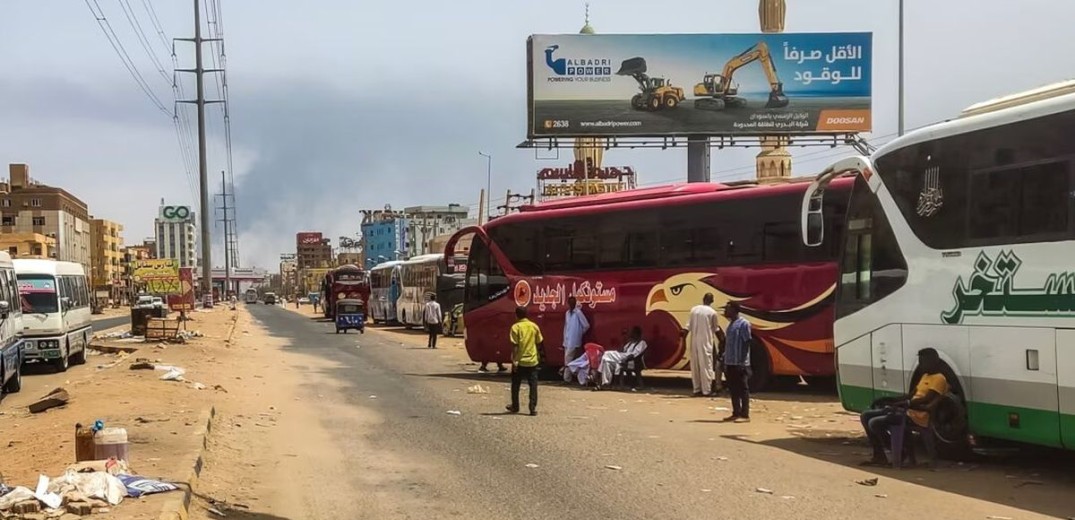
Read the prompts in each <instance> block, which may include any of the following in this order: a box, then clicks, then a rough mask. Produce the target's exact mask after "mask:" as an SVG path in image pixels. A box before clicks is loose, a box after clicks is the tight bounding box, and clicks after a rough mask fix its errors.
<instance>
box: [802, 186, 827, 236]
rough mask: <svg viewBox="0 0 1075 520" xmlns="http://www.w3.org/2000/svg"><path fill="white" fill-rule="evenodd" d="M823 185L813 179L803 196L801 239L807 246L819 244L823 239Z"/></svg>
mask: <svg viewBox="0 0 1075 520" xmlns="http://www.w3.org/2000/svg"><path fill="white" fill-rule="evenodd" d="M824 198H825V187H824V185H822V184H819V183H818V182H817V181H814V183H813V184H811V185H810V187H809V188H807V190H806V194H805V195H804V196H803V205H802V215H801V219H802V222H801V224H802V240H803V244H805V245H806V246H808V247H816V246H819V245H821V242H822V241H824V240H825V213H824V211H825V210H824V204H823V201H824Z"/></svg>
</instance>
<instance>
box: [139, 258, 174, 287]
mask: <svg viewBox="0 0 1075 520" xmlns="http://www.w3.org/2000/svg"><path fill="white" fill-rule="evenodd" d="M133 278H134V281H135V282H138V283H141V284H144V285H145V290H146V292H148V293H150V294H180V293H182V292H183V288H182V284H181V283H180V280H179V262H177V261H176V260H175V259H171V258H166V259H158V260H140V261H138V262H135V264H134V273H133Z"/></svg>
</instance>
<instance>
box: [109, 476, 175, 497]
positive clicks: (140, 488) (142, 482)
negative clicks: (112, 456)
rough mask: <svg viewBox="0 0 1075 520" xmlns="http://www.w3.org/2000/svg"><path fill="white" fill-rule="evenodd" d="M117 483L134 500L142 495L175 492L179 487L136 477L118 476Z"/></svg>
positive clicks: (169, 483)
mask: <svg viewBox="0 0 1075 520" xmlns="http://www.w3.org/2000/svg"><path fill="white" fill-rule="evenodd" d="M119 481H120V482H123V485H124V486H126V487H127V494H128V495H130V496H132V497H134V498H138V497H140V496H142V495H152V494H154V493H165V492H167V491H175V490H177V489H179V486H177V485H175V484H172V483H171V482H161V481H159V480H152V479H148V478H145V477H139V476H138V475H119Z"/></svg>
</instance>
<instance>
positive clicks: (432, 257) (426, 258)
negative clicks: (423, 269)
mask: <svg viewBox="0 0 1075 520" xmlns="http://www.w3.org/2000/svg"><path fill="white" fill-rule="evenodd" d="M437 260H444V255H443V254H436V253H432V254H428V255H418V256H412V257H410V258H408V259H406V260H404V261H403V263H404V264H421V263H425V262H435V261H437Z"/></svg>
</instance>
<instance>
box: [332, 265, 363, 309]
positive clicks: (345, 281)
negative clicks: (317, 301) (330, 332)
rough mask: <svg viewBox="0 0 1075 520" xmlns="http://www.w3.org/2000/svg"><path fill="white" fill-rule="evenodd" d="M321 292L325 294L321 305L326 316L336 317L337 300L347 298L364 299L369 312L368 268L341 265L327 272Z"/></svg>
mask: <svg viewBox="0 0 1075 520" xmlns="http://www.w3.org/2000/svg"><path fill="white" fill-rule="evenodd" d="M321 293H322V294H324V298H322V300H321V307H322V311H323V312H324V315H325V317H326V318H331V319H335V317H336V301H337V300H342V299H346V298H357V299H360V300H362V302H363V303H364V304H365V307H366V312H367V313H368V312H369V307H370V279H369V276H368V275H367V274H366V270H365V269H362V268H361V267H359V266H357V265H354V264H348V265H341V266H340V267H337V268H336V269H333V270H331V271H329V272H328V273H325V279H324V281H323V282H321Z"/></svg>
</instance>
